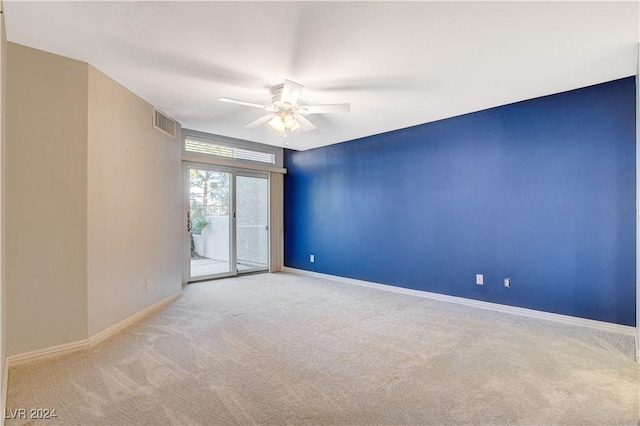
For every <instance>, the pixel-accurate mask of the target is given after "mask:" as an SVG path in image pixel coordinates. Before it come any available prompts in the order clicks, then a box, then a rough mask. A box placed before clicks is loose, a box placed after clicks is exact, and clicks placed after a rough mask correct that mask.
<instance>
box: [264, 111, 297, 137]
mask: <svg viewBox="0 0 640 426" xmlns="http://www.w3.org/2000/svg"><path fill="white" fill-rule="evenodd" d="M269 127H271V128H272V129H273V130H275V131H277V132H280V133H286V132H292V131H294V130H296V129H299V128H300V124H299V123H298V120H296V118H295V117H294V116H293V114H278V115H275V116H274V117H273V118H272V119H271V120H269Z"/></svg>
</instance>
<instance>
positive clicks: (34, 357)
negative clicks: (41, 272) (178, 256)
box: [5, 290, 182, 380]
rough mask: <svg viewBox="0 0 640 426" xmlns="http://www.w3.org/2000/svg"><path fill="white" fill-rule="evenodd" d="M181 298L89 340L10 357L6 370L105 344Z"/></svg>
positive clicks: (162, 302)
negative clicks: (137, 322)
mask: <svg viewBox="0 0 640 426" xmlns="http://www.w3.org/2000/svg"><path fill="white" fill-rule="evenodd" d="M180 296H182V290H180V291H178V292H177V293H174V294H172V295H171V296H169V297H166V298H164V299H162V300H160V301H159V302H156V303H154V304H153V305H151V306H149V307H147V308H145V309H143V310H141V311H140V312H137V313H135V314H133V315H131V316H130V317H128V318H126V319H124V320H122V321H120V322H119V323H117V324H114V325H112V326H111V327H109V328H107V329H105V330H103V331H101V332H100V333H98V334H96V335H94V336H91V337H90V338H88V339H85V340H78V341H76V342H71V343H65V344H62V345H57V346H50V347H48V348H44V349H36V350H33V351H29V352H24V353H21V354H17V355H11V356H8V357H7V360H6V363H5V366H6V370H7V371H8V369H9V367H15V366H16V365H22V364H27V363H30V362H34V361H41V360H44V359H49V358H56V357H59V356H62V355H66V354H69V353H72V352H76V351H80V350H83V349H89V348H91V347H93V346H95V345H97V344H98V343H101V342H104V341H105V340H106V339H108V338H110V337H112V336H113V335H115V334H117V333H118V332H120V331H122V330H123V329H125V328H126V327H129V326H130V325H132V324H133V323H135V322H136V321H139V320H141V319H142V318H143V317H145V316H147V315H149V314H150V313H152V312H154V311H157V310H158V309H160V308H162V307H164V306H165V305H168V304H169V303H171V302H173V301H174V300H176V299H177V298H179V297H180ZM6 379H7V376H5V380H6Z"/></svg>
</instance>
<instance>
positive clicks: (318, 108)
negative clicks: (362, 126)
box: [297, 104, 351, 114]
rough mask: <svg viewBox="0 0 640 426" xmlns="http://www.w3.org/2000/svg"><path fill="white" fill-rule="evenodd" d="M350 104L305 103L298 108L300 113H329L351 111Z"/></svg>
mask: <svg viewBox="0 0 640 426" xmlns="http://www.w3.org/2000/svg"><path fill="white" fill-rule="evenodd" d="M350 111H351V105H349V104H326V105H305V106H302V107H300V108H298V111H297V112H299V113H300V114H328V113H333V112H350Z"/></svg>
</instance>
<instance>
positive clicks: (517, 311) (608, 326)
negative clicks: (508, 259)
mask: <svg viewBox="0 0 640 426" xmlns="http://www.w3.org/2000/svg"><path fill="white" fill-rule="evenodd" d="M282 272H289V273H293V274H299V275H307V276H310V277H316V278H324V279H327V280H332V281H339V282H341V283H345V284H352V285H358V286H361V287H368V288H375V289H378V290H384V291H390V292H393V293H400V294H407V295H412V296H418V297H424V298H426V299H434V300H440V301H443V302H450V303H457V304H459V305H466V306H471V307H474V308H480V309H488V310H492V311H497V312H503V313H507V314H513V315H520V316H525V317H530V318H537V319H542V320H547V321H555V322H560V323H563V324H568V325H577V326H581V327H589V328H594V329H598V330H603V331H608V332H611V333H618V334H624V335H625V336H635V333H636V329H635V327H630V326H628V325H620V324H613V323H610V322H604V321H596V320H591V319H586V318H579V317H572V316H569V315H561V314H554V313H550V312H544V311H536V310H534V309H527V308H519V307H516V306H509V305H501V304H498V303H491V302H483V301H481V300H474V299H467V298H464V297H456V296H449V295H446V294H439V293H430V292H428V291H422V290H413V289H410V288H402V287H395V286H392V285H387V284H379V283H374V282H369V281H362V280H356V279H353V278H345V277H340V276H337V275H329V274H322V273H319V272H312V271H305V270H304V269H296V268H290V267H288V266H285V267H283V268H282ZM636 359H640V352H639V353H638V358H636Z"/></svg>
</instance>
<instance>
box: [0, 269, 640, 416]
mask: <svg viewBox="0 0 640 426" xmlns="http://www.w3.org/2000/svg"><path fill="white" fill-rule="evenodd" d="M638 398H639V390H638V365H637V364H635V363H634V362H633V338H631V337H629V336H623V335H617V334H613V333H606V332H602V331H595V330H591V329H587V328H582V327H572V326H566V325H561V324H557V323H552V322H546V321H539V320H532V319H529V318H523V317H518V316H511V315H508V314H501V313H496V312H492V311H486V310H478V309H472V308H469V307H465V306H460V305H455V304H449V303H446V302H439V301H433V300H428V299H422V298H417V297H413V296H406V295H400V294H394V293H389V292H384V291H379V290H374V289H369V288H361V287H356V286H350V285H347V284H341V283H337V282H333V281H326V280H321V279H316V278H309V277H302V276H298V275H293V274H285V273H280V274H262V275H252V276H245V277H241V278H232V279H225V280H218V281H213V282H207V283H199V284H192V285H189V286H187V287H185V289H184V296H183V297H182V298H180V299H178V300H177V301H176V302H174V303H173V304H171V305H170V306H169V307H168V308H166V309H165V310H163V311H161V312H159V313H157V314H154V315H152V316H149V317H147V318H146V319H144V320H142V321H140V322H138V323H137V324H135V325H133V326H132V327H130V328H129V329H127V330H126V331H125V332H123V333H121V334H119V335H118V336H116V337H114V338H112V339H110V340H108V341H106V342H104V343H102V344H101V345H98V346H97V347H95V348H94V349H92V350H90V351H84V352H78V353H75V354H71V355H68V356H65V357H61V358H59V359H55V360H49V361H43V362H40V363H34V364H30V365H25V366H20V367H15V368H12V369H11V370H10V374H9V393H8V401H7V405H8V408H9V409H17V408H25V409H31V408H44V409H55V410H56V414H57V418H56V419H55V420H42V421H34V422H32V423H30V424H43V425H44V424H46V425H53V424H64V425H72V424H73V425H171V424H173V425H214V424H229V425H231V424H240V425H243V424H269V425H286V424H294V425H299V424H340V425H343V424H344V425H346V424H353V425H365V424H366V425H371V424H434V425H435V424H536V425H542V424H544V425H548V424H637V421H638ZM28 423H29V421H24V420H7V424H8V425H17V424H28Z"/></svg>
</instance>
